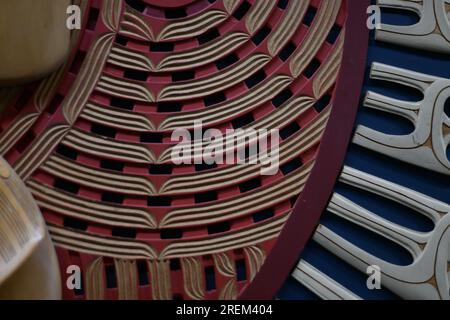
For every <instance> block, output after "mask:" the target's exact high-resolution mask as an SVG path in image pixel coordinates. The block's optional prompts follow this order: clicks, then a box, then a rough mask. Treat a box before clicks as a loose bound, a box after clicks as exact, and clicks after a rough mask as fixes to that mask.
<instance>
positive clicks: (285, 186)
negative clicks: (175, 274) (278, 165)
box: [160, 163, 312, 228]
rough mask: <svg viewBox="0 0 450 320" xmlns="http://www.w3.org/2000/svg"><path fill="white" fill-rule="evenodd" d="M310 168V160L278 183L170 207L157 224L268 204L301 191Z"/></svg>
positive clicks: (222, 216)
mask: <svg viewBox="0 0 450 320" xmlns="http://www.w3.org/2000/svg"><path fill="white" fill-rule="evenodd" d="M311 168H312V163H309V164H307V165H305V166H303V167H302V168H300V169H298V170H297V171H295V173H293V174H291V175H289V176H287V177H285V178H284V179H282V181H280V182H279V183H278V184H275V185H271V186H270V187H267V188H264V189H262V190H257V191H255V192H249V193H246V194H244V195H241V196H238V197H233V198H230V199H224V200H222V201H220V202H218V203H214V204H208V205H202V206H195V207H187V208H176V209H173V210H171V211H169V212H168V213H167V214H166V215H165V216H164V218H163V219H162V220H161V223H160V225H161V227H164V228H169V227H173V228H174V227H181V226H183V227H187V226H195V225H204V224H209V223H217V222H220V221H223V220H227V219H232V218H235V217H240V216H245V215H247V214H250V213H251V212H257V211H258V210H263V209H264V208H267V207H271V206H273V205H275V204H277V203H281V202H283V201H285V200H287V199H290V198H291V197H293V196H294V195H296V194H298V193H299V192H301V190H302V189H303V185H304V183H305V182H306V180H307V177H308V175H309V172H310V171H311Z"/></svg>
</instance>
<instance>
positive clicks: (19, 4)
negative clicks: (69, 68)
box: [0, 0, 71, 86]
mask: <svg viewBox="0 0 450 320" xmlns="http://www.w3.org/2000/svg"><path fill="white" fill-rule="evenodd" d="M70 3H71V1H70V0H58V1H54V0H14V1H1V2H0V46H1V48H2V49H1V50H0V86H13V85H18V84H22V83H25V82H28V81H32V80H34V79H38V78H40V77H43V76H45V75H46V74H48V73H49V72H51V71H52V70H54V69H55V68H56V67H58V65H60V64H61V63H62V62H63V60H64V59H65V57H66V55H67V53H68V50H69V41H70V30H68V29H67V27H66V17H67V15H66V10H67V7H68V6H69V5H70Z"/></svg>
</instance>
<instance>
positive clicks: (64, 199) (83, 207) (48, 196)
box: [28, 180, 156, 229]
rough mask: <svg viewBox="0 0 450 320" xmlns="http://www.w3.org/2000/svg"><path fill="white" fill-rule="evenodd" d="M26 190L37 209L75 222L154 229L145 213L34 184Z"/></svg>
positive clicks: (154, 226) (153, 222)
mask: <svg viewBox="0 0 450 320" xmlns="http://www.w3.org/2000/svg"><path fill="white" fill-rule="evenodd" d="M28 187H29V188H30V190H31V192H32V193H33V195H34V197H35V198H36V201H37V203H38V204H39V206H40V207H41V208H45V209H48V210H52V211H54V212H58V213H61V214H65V215H67V216H70V217H74V218H77V219H81V220H85V221H90V222H94V223H101V224H105V225H109V226H116V227H125V228H139V229H155V228H156V221H155V218H154V217H153V216H152V215H151V214H150V213H149V212H147V211H146V210H143V209H140V208H134V207H126V206H123V205H120V206H115V205H112V204H106V203H102V202H95V201H91V200H87V199H83V198H81V197H77V196H74V195H72V194H70V195H69V194H67V193H65V192H62V191H59V190H57V189H53V188H50V187H48V186H46V185H44V184H41V183H39V182H37V181H35V180H30V181H29V182H28Z"/></svg>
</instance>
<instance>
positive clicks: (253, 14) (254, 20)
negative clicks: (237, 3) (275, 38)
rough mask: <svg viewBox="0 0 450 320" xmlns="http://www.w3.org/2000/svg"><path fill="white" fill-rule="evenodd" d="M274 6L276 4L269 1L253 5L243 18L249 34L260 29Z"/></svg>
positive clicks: (265, 0) (261, 0)
mask: <svg viewBox="0 0 450 320" xmlns="http://www.w3.org/2000/svg"><path fill="white" fill-rule="evenodd" d="M275 5H276V2H275V1H271V0H260V1H256V2H255V3H254V4H253V6H252V7H251V8H250V10H249V12H248V13H247V15H246V18H245V27H246V28H247V30H248V32H250V34H253V33H254V32H255V31H256V30H258V29H259V28H260V27H261V25H262V24H263V23H264V22H265V21H266V19H267V17H268V16H269V15H270V13H271V12H272V9H273V7H275Z"/></svg>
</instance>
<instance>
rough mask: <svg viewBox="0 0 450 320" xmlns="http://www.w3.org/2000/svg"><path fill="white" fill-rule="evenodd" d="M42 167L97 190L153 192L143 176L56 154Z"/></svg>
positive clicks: (139, 193) (56, 174) (135, 193)
mask: <svg viewBox="0 0 450 320" xmlns="http://www.w3.org/2000/svg"><path fill="white" fill-rule="evenodd" d="M42 169H43V170H44V171H46V172H48V173H50V174H52V175H54V176H56V177H59V178H62V179H67V180H70V181H73V182H75V183H78V184H79V185H82V186H87V187H91V188H94V189H98V190H106V191H111V192H116V193H119V194H130V195H145V196H147V195H152V194H154V193H155V188H154V187H153V185H152V183H151V182H150V181H149V180H147V179H146V178H144V177H141V176H132V175H128V174H125V173H115V172H111V171H102V170H99V169H97V168H93V167H87V166H84V165H80V164H78V163H76V162H73V161H69V160H66V159H64V158H61V157H59V156H56V155H54V156H51V157H50V158H49V159H48V161H47V162H46V163H45V164H44V166H43V167H42Z"/></svg>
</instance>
